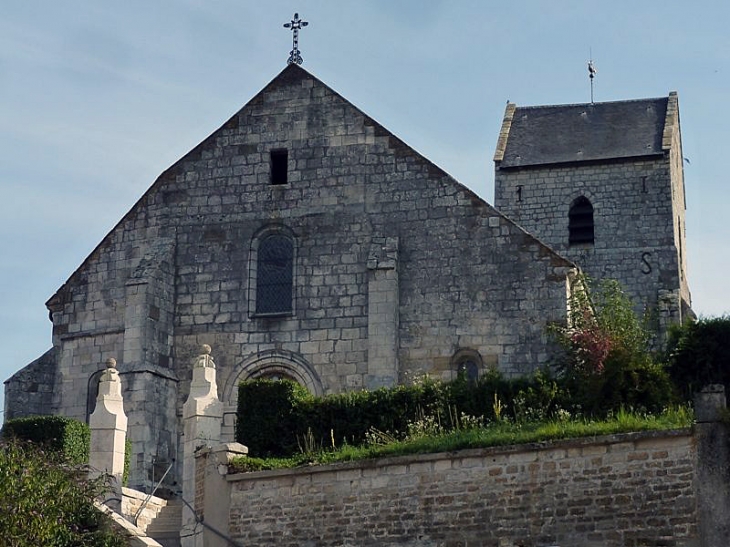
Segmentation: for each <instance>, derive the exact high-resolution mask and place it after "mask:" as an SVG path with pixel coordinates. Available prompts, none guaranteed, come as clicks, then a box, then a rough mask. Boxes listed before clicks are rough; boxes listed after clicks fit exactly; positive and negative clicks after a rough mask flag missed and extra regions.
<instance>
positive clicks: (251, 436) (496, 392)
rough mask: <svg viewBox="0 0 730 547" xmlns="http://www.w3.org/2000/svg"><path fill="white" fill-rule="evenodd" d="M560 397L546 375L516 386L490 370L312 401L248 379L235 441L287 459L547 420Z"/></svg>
mask: <svg viewBox="0 0 730 547" xmlns="http://www.w3.org/2000/svg"><path fill="white" fill-rule="evenodd" d="M563 398H564V396H563V392H562V390H561V388H560V386H559V385H558V383H557V382H556V381H555V380H554V379H553V378H551V377H550V376H549V374H548V373H546V372H540V373H537V374H535V375H533V376H531V377H528V378H519V379H515V380H506V379H505V378H503V377H502V376H501V375H500V374H499V373H498V372H490V373H488V374H486V375H485V376H484V377H482V378H480V379H479V380H477V381H476V382H470V381H468V380H467V379H466V378H464V377H459V378H458V379H457V380H455V381H453V382H448V383H441V382H437V381H434V380H430V379H428V378H426V379H424V380H421V381H419V382H418V383H416V384H414V385H410V386H397V387H394V388H390V389H386V388H381V389H377V390H374V391H356V392H349V393H341V394H337V395H329V396H326V397H312V396H310V395H309V394H308V393H307V392H306V391H305V390H304V388H302V387H301V386H299V385H297V384H295V383H293V382H287V381H275V382H272V381H268V380H254V381H251V382H243V383H242V384H241V385H240V387H239V408H238V422H237V428H236V439H237V440H238V442H240V443H242V444H245V445H246V446H248V448H249V451H250V453H251V455H252V456H257V457H267V458H268V457H289V456H291V455H293V454H296V453H299V452H313V451H316V450H319V449H322V448H333V447H334V446H342V445H343V444H348V445H353V446H359V445H362V444H366V443H367V442H368V441H369V440H372V436H373V434H376V435H383V436H385V437H387V438H393V439H405V438H406V437H408V436H413V435H415V434H417V432H419V431H420V432H421V433H425V432H426V431H427V430H431V431H436V430H437V431H441V432H443V431H451V430H454V429H460V428H465V427H467V426H468V427H472V426H474V425H483V424H485V423H486V422H487V421H500V420H503V419H507V418H509V419H512V420H515V421H518V422H524V421H527V420H535V419H546V418H548V417H551V416H553V415H554V414H555V413H556V412H557V411H558V409H559V408H560V405H561V404H562V399H563Z"/></svg>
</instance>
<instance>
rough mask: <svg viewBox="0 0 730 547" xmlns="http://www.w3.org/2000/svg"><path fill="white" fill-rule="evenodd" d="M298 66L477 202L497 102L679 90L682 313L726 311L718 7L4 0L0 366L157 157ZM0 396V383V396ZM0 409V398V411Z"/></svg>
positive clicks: (148, 179)
mask: <svg viewBox="0 0 730 547" xmlns="http://www.w3.org/2000/svg"><path fill="white" fill-rule="evenodd" d="M295 11H298V12H299V13H300V15H301V16H302V18H303V19H305V20H307V21H309V23H310V24H309V26H308V27H307V28H305V29H303V30H302V32H301V36H300V49H301V51H302V56H303V57H304V65H303V67H304V68H306V69H307V70H309V71H310V72H311V73H313V74H314V75H315V76H317V77H318V78H320V79H321V80H323V81H324V82H325V83H326V84H328V85H329V86H330V87H332V88H334V89H335V90H336V91H338V92H339V93H341V94H342V95H343V96H344V97H346V98H347V99H348V100H350V101H351V102H353V103H354V104H355V105H356V106H358V107H359V108H360V109H362V110H363V111H365V112H366V113H368V114H369V115H371V116H372V117H374V118H375V119H376V120H378V121H379V122H380V123H381V124H383V125H384V126H385V127H387V128H388V129H390V130H391V131H392V132H394V133H395V134H396V135H398V136H399V137H400V138H402V139H403V140H404V141H405V142H407V143H408V144H409V145H411V146H412V147H413V148H415V149H416V150H418V151H419V152H421V153H422V154H424V155H425V156H426V157H428V158H429V159H430V160H432V161H433V162H434V163H436V164H437V165H439V166H440V167H442V168H443V169H444V170H445V171H447V172H448V173H450V174H451V175H453V176H454V177H455V178H456V179H457V180H459V181H460V182H462V183H463V184H465V185H466V186H468V187H470V188H471V189H473V190H474V191H475V192H477V193H478V194H479V195H480V196H482V197H483V198H485V199H486V200H487V201H489V202H491V201H492V199H493V164H492V155H493V153H494V146H495V144H496V141H497V134H498V131H499V127H500V124H501V121H502V115H503V113H504V107H505V103H506V102H507V101H508V100H509V101H512V102H516V103H517V104H518V105H537V104H564V103H576V102H587V101H589V100H590V87H589V80H588V77H587V70H586V63H587V61H588V59H589V56H590V55H591V53H592V56H593V60H594V62H595V64H596V67H597V68H598V71H599V72H598V75H597V78H596V81H595V100H596V101H612V100H623V99H634V98H644V97H659V96H666V95H667V94H668V93H669V91H673V90H676V91H677V92H678V93H679V100H680V116H681V124H682V131H683V148H684V155H685V156H686V157H687V158H688V159H689V162H690V163H688V164H686V165H685V180H686V189H687V204H688V209H687V249H688V259H689V267H688V276H689V282H690V288H691V290H692V296H693V305H694V308H695V310H696V311H697V312H698V313H700V314H702V315H706V316H707V315H720V314H723V313H727V312H730V289H729V288H728V283H727V281H726V277H727V275H728V274H727V273H726V272H728V271H730V252H728V248H729V246H728V243H727V240H728V236H730V228H728V220H727V217H726V216H725V215H726V214H727V211H728V205H730V192H729V191H728V190H727V188H726V186H727V184H726V180H727V178H728V175H727V168H726V163H727V154H728V152H727V150H726V149H727V147H728V144H729V141H730V139H728V129H727V128H729V127H730V110H729V109H728V107H727V103H726V100H727V98H728V97H730V47H729V46H730V43H729V42H730V38H728V36H729V34H728V33H727V29H726V24H727V21H728V20H730V3H727V2H721V1H720V0H717V1H713V2H709V1H699V2H693V3H692V4H691V5H690V3H688V2H678V1H667V0H665V1H661V2H660V1H641V2H636V1H632V2H628V1H624V0H614V1H613V2H605V1H601V2H596V1H590V0H588V1H573V2H568V1H561V0H553V1H551V2H547V1H541V2H539V1H537V0H533V1H527V0H522V1H521V0H513V1H510V2H490V1H486V0H482V1H476V0H459V1H453V0H452V1H448V2H447V1H427V0H421V1H418V2H417V1H413V0H398V1H394V0H371V1H368V2H363V1H359V2H356V1H350V0H338V1H335V0H319V1H318V0H307V1H306V2H303V1H300V2H290V1H283V0H282V1H272V0H268V1H267V2H252V1H245V0H243V1H242V0H235V1H234V0H220V1H218V0H206V1H203V0H174V1H173V0H156V1H150V0H144V1H141V0H127V1H125V2H118V1H116V2H112V1H109V0H98V1H95V2H88V1H83V2H82V1H80V0H65V1H64V2H53V1H51V0H45V1H40V0H6V1H5V2H4V3H3V17H2V20H0V257H2V258H1V259H0V298H1V299H2V305H1V306H0V344H1V347H2V348H3V350H2V354H0V378H2V379H3V380H4V379H6V378H7V377H9V376H10V375H11V374H12V373H13V372H14V371H16V370H17V369H19V368H20V367H22V366H24V365H25V364H26V363H28V362H29V361H31V360H32V359H34V358H35V357H37V356H39V355H41V354H42V353H43V352H44V351H45V350H46V349H48V348H49V347H50V346H51V324H50V322H49V321H48V313H47V310H46V308H45V306H44V303H45V301H46V300H47V299H48V298H49V297H50V296H52V295H53V293H54V292H55V291H56V289H57V288H58V287H59V286H60V285H61V284H62V283H63V282H64V281H65V280H66V278H67V277H68V276H69V275H70V274H71V273H72V272H73V271H74V269H75V268H76V267H77V266H78V265H79V264H80V263H81V262H82V260H83V259H84V258H85V257H86V256H87V255H88V254H89V253H90V252H91V250H92V249H93V248H94V247H95V246H96V245H97V243H99V241H100V240H101V239H102V238H103V237H104V235H105V234H106V233H107V232H108V231H109V230H110V229H111V228H112V227H113V226H114V224H116V222H117V221H118V220H119V219H120V218H121V217H122V215H123V214H124V213H125V212H126V211H127V210H129V208H130V207H131V206H132V205H133V204H134V203H135V201H136V200H137V199H138V198H139V197H140V196H141V195H142V194H143V192H144V191H145V190H146V189H147V188H148V187H149V186H150V185H151V184H152V182H154V180H155V179H156V177H157V176H158V175H159V174H160V173H161V172H162V171H164V170H165V169H166V168H167V167H168V166H169V165H170V164H172V163H173V162H174V161H175V160H177V159H178V158H179V157H180V156H182V155H183V154H184V153H186V152H187V151H188V150H189V149H191V148H192V147H193V146H195V145H196V144H197V143H198V142H200V141H201V140H203V139H204V138H205V137H206V136H207V135H209V134H210V133H211V132H212V131H213V130H215V129H216V128H217V127H219V126H220V125H221V124H222V123H223V122H224V121H225V120H226V119H228V118H229V117H230V116H231V115H232V114H233V113H234V112H235V111H237V110H238V109H239V108H240V107H241V106H243V105H244V104H245V103H246V102H247V101H248V100H249V99H250V98H251V97H253V95H255V94H256V93H257V92H258V91H259V90H260V89H261V88H262V87H263V86H265V85H266V84H267V83H268V82H269V81H270V80H271V79H272V78H273V77H274V76H276V74H278V73H279V71H280V70H281V69H282V68H284V66H285V64H286V59H287V57H288V55H289V50H290V49H291V32H290V31H287V30H286V29H284V28H283V27H282V25H283V23H286V22H287V21H289V20H290V19H291V18H292V16H293V14H294V12H295ZM1 398H2V395H0V400H1ZM0 408H1V407H0Z"/></svg>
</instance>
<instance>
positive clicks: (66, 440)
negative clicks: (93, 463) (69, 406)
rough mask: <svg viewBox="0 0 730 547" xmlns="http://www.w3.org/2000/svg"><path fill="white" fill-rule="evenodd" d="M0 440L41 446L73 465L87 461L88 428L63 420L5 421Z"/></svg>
mask: <svg viewBox="0 0 730 547" xmlns="http://www.w3.org/2000/svg"><path fill="white" fill-rule="evenodd" d="M0 437H2V438H4V439H11V438H15V439H18V440H21V441H28V442H32V443H34V444H38V445H43V446H44V447H45V448H46V449H47V450H50V451H52V452H54V453H56V454H59V455H60V456H61V457H63V458H64V459H65V460H66V461H67V462H69V463H73V464H81V463H87V462H88V461H89V442H90V431H89V426H88V425H86V424H85V423H83V422H79V421H78V420H73V419H71V418H66V417H64V416H29V417H27V418H16V419H14V420H8V421H7V422H5V425H3V428H2V431H1V432H0Z"/></svg>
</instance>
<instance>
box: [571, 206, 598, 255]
mask: <svg viewBox="0 0 730 547" xmlns="http://www.w3.org/2000/svg"><path fill="white" fill-rule="evenodd" d="M579 243H590V244H592V243H593V205H591V202H590V201H589V200H588V198H586V197H585V196H580V197H578V198H577V199H576V200H575V201H574V202H573V204H572V205H571V206H570V211H569V212H568V244H570V245H575V244H579Z"/></svg>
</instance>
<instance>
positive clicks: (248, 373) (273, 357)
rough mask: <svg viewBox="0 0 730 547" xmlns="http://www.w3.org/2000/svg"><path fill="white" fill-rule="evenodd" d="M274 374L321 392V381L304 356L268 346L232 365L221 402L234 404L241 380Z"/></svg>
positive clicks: (315, 393) (317, 393)
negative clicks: (266, 348) (269, 348)
mask: <svg viewBox="0 0 730 547" xmlns="http://www.w3.org/2000/svg"><path fill="white" fill-rule="evenodd" d="M274 374H276V375H281V376H288V377H290V378H293V379H294V380H295V381H297V382H298V383H300V384H301V385H303V386H304V387H305V388H307V389H308V390H309V392H310V393H312V394H313V395H317V396H320V395H322V394H323V393H324V390H323V388H322V381H321V380H320V379H319V376H318V375H317V373H316V372H315V371H314V368H312V365H310V364H309V362H308V361H307V360H306V359H305V358H304V357H302V356H301V355H299V354H298V353H294V352H291V351H285V350H268V351H262V352H260V353H256V354H253V355H251V356H249V357H248V358H246V359H245V360H244V361H243V362H242V363H240V364H238V365H237V366H236V367H235V368H234V369H233V372H232V373H231V375H230V376H229V377H228V379H227V380H226V383H225V386H224V388H223V402H224V403H225V404H228V405H232V406H236V405H237V403H238V389H237V388H238V384H239V383H240V382H243V381H245V380H251V379H254V378H258V377H260V376H267V375H274Z"/></svg>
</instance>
